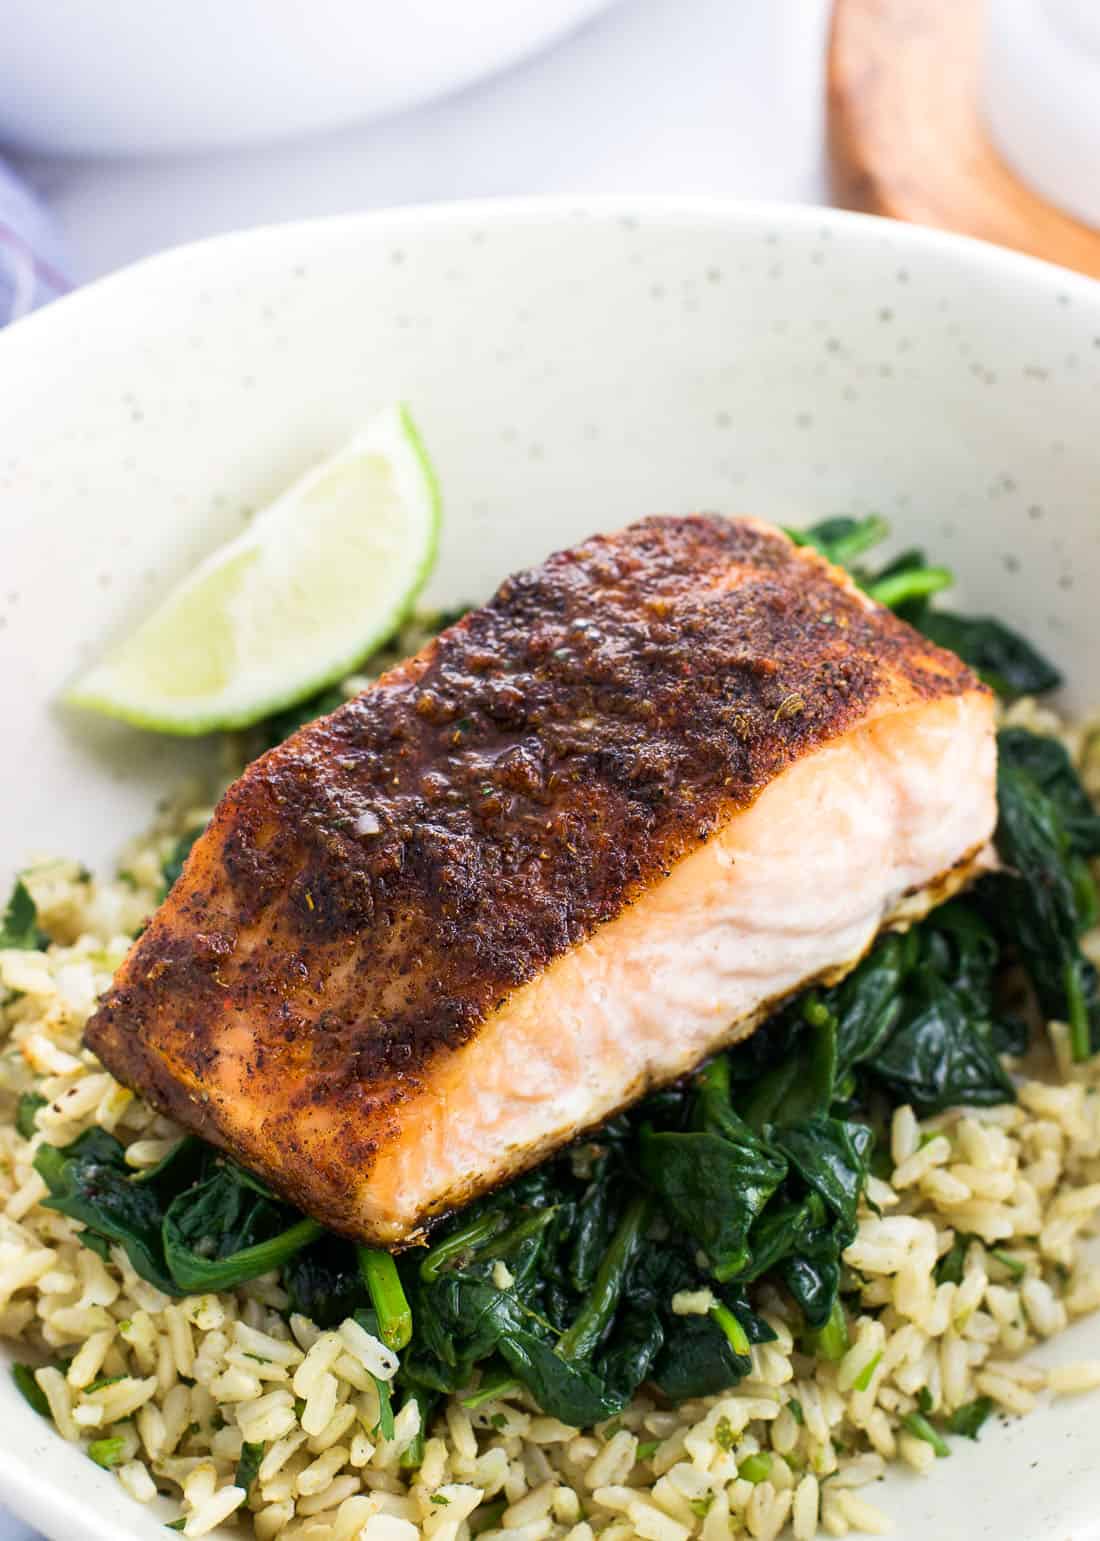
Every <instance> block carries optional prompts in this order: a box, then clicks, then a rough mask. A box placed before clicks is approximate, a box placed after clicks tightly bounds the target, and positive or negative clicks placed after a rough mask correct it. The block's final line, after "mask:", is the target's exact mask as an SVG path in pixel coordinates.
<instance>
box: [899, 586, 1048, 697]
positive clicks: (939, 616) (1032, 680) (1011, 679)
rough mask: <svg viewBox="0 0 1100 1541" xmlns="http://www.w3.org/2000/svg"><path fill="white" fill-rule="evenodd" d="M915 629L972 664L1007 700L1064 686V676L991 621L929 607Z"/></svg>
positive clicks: (1016, 635) (1017, 635)
mask: <svg viewBox="0 0 1100 1541" xmlns="http://www.w3.org/2000/svg"><path fill="white" fill-rule="evenodd" d="M912 623H913V625H914V626H916V628H917V630H918V631H921V632H923V633H924V635H925V636H926V637H928V638H929V640H930V641H932V642H935V643H937V644H938V645H939V646H940V647H945V648H947V649H948V651H949V652H952V653H954V654H955V655H956V656H957V657H958V658H961V659H962V661H963V663H965V664H969V665H970V667H971V668H972V669H973V670H974V672H975V674H977V675H979V676H980V677H981V678H982V679H983V680H984V681H985V682H986V684H987V685H989V686H990V687H991V688H992V689H993V690H995V691H996V692H997V694H998V695H999V696H1003V697H1004V698H1005V700H1008V701H1013V700H1015V699H1016V698H1017V697H1018V696H1038V695H1042V694H1043V693H1044V692H1045V691H1048V690H1057V688H1058V686H1059V685H1061V683H1062V676H1061V674H1060V673H1059V671H1058V670H1057V669H1056V668H1055V667H1054V665H1053V664H1052V663H1050V662H1049V660H1048V659H1046V658H1044V657H1043V655H1042V653H1040V652H1039V651H1038V649H1036V648H1034V647H1032V645H1031V643H1030V642H1028V641H1026V640H1025V638H1023V637H1022V636H1021V635H1020V633H1019V632H1017V631H1013V630H1012V628H1011V627H1010V626H1006V625H1005V624H1004V622H1003V621H998V620H994V619H993V617H992V616H988V615H982V616H965V615H955V614H953V613H952V612H951V611H950V610H937V609H933V608H932V607H931V606H926V607H925V608H923V609H921V611H920V612H919V614H917V615H915V616H913V617H912Z"/></svg>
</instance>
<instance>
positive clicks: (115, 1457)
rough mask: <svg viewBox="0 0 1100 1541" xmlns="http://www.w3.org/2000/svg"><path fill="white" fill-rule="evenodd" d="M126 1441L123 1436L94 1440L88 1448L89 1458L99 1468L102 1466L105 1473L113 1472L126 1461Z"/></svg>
mask: <svg viewBox="0 0 1100 1541" xmlns="http://www.w3.org/2000/svg"><path fill="white" fill-rule="evenodd" d="M125 1450H126V1441H125V1440H124V1439H123V1438H122V1436H121V1434H115V1435H109V1436H108V1437H107V1438H105V1439H93V1440H92V1442H91V1444H90V1445H89V1446H88V1457H89V1459H90V1460H93V1461H94V1462H95V1463H96V1465H97V1466H102V1467H103V1469H104V1471H112V1470H113V1469H114V1467H116V1466H118V1465H119V1464H120V1463H121V1462H122V1461H124V1460H125V1458H126V1457H125Z"/></svg>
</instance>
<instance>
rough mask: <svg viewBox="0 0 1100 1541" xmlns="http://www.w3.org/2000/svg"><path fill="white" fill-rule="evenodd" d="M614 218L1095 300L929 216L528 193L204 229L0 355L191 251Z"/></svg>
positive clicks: (6, 335)
mask: <svg viewBox="0 0 1100 1541" xmlns="http://www.w3.org/2000/svg"><path fill="white" fill-rule="evenodd" d="M614 219H620V220H621V219H636V220H637V221H638V222H639V223H641V224H644V225H646V226H648V227H660V226H673V227H675V226H677V225H682V226H695V227H698V226H703V225H712V226H715V227H723V226H725V227H727V228H730V229H734V230H743V231H751V230H759V229H760V228H765V229H766V228H767V227H768V226H774V227H775V228H776V230H777V232H783V233H786V232H791V233H793V234H797V235H802V236H807V235H810V234H818V235H820V234H821V233H822V232H823V231H826V230H827V231H828V232H829V235H830V236H833V235H837V236H838V237H839V238H840V239H841V240H845V241H855V242H857V243H858V244H870V243H874V242H878V241H882V240H884V239H885V240H888V241H889V242H891V243H892V244H893V243H896V244H897V245H898V246H904V247H908V248H909V249H911V250H912V251H914V252H915V253H918V254H927V255H928V256H930V257H933V258H936V259H946V260H947V261H948V262H950V263H952V264H953V265H954V266H955V267H956V268H957V269H958V270H960V271H962V272H970V273H972V274H974V275H977V274H981V275H983V276H986V277H988V275H989V274H991V273H996V274H1000V275H1003V276H1004V277H1005V278H1007V279H1008V280H1010V281H1018V282H1021V283H1024V284H1034V285H1036V286H1038V287H1041V288H1047V287H1050V286H1055V285H1057V286H1059V287H1060V288H1061V289H1062V290H1063V291H1065V292H1067V293H1072V294H1073V295H1074V296H1075V297H1079V298H1081V299H1083V300H1085V301H1086V303H1088V304H1091V305H1100V282H1098V281H1097V280H1096V279H1092V278H1089V277H1087V276H1086V275H1085V274H1083V273H1077V272H1074V271H1073V270H1072V269H1070V268H1064V267H1060V266H1059V265H1058V264H1056V263H1053V262H1047V261H1046V260H1044V259H1043V258H1040V257H1032V256H1030V255H1028V254H1026V253H1024V252H1019V251H1014V250H1011V249H1009V248H1008V247H1003V246H997V245H995V244H994V243H993V242H991V241H984V240H979V239H978V238H976V237H974V236H969V235H960V234H958V233H956V232H955V231H953V230H942V229H939V228H938V227H935V226H931V225H914V224H909V223H908V222H906V221H903V220H895V219H890V218H887V217H886V216H883V215H879V214H863V213H857V212H855V211H852V210H849V209H836V208H831V207H829V206H828V205H825V204H816V203H791V202H783V201H779V200H766V199H739V198H729V197H721V196H717V195H714V196H712V195H704V194H680V193H677V194H659V193H650V194H642V195H640V196H636V195H633V194H624V193H603V194H592V195H583V196H570V195H568V194H554V195H551V196H544V195H537V194H536V195H530V196H519V197H496V198H460V199H451V200H446V201H441V202H431V203H411V204H390V205H385V206H383V207H380V208H375V209H363V210H357V211H354V212H352V213H347V214H328V215H321V216H317V217H314V218H310V219H298V220H279V221H273V222H268V223H266V224H260V225H247V226H242V227H240V228H239V229H234V230H228V231H223V232H220V233H219V234H216V235H209V236H204V237H202V238H201V239H200V240H197V241H185V242H182V243H180V244H179V245H175V246H169V247H166V248H164V249H163V250H162V251H158V252H154V253H152V254H151V255H149V256H145V257H139V258H137V259H135V260H134V261H133V262H129V263H126V264H125V265H124V266H123V267H121V268H116V269H115V270H114V271H113V272H110V273H106V274H103V275H101V276H100V277H98V278H94V279H92V280H90V281H89V282H88V283H86V284H77V285H76V286H75V287H74V288H72V289H71V290H69V292H68V293H66V294H63V295H61V296H59V297H58V298H57V299H55V300H53V301H52V302H51V303H50V304H48V305H46V306H43V307H41V308H40V309H39V310H36V311H33V312H32V313H30V314H29V315H26V316H23V317H21V318H20V319H18V320H17V321H14V322H12V323H11V324H10V325H8V326H7V327H5V328H4V329H3V330H2V331H0V356H3V353H4V352H5V350H9V351H10V349H11V346H12V340H13V339H17V340H18V341H19V342H20V343H21V344H22V345H23V346H29V345H31V344H33V342H34V341H35V339H36V337H37V336H38V335H39V334H40V333H41V334H44V333H46V332H47V331H48V330H49V329H50V328H51V327H53V326H56V325H59V324H60V322H59V321H58V320H57V318H58V317H63V318H64V319H65V321H66V322H68V320H69V318H70V317H73V316H74V315H75V314H76V311H77V310H78V309H87V308H88V307H90V306H97V305H99V304H100V302H101V301H102V300H103V299H105V298H106V299H113V298H114V296H115V294H116V291H122V290H124V289H125V288H126V287H127V286H129V285H130V284H132V283H133V282H134V281H135V280H136V279H138V278H139V277H141V278H162V277H168V276H171V275H172V274H173V270H174V269H176V268H183V269H186V268H187V267H188V266H190V265H191V264H192V263H193V262H194V261H195V259H196V258H201V259H202V260H203V262H204V263H205V262H208V261H209V260H210V259H216V258H217V257H218V256H221V255H225V256H226V257H229V258H235V257H237V256H238V253H239V252H240V251H242V250H245V249H246V248H248V247H250V246H254V247H259V246H261V245H273V246H274V245H278V244H279V243H280V242H282V241H291V242H295V241H302V240H304V239H306V240H308V239H312V238H321V237H324V236H332V237H336V238H346V237H347V236H348V235H350V234H352V233H357V232H360V231H361V232H363V235H364V236H365V237H375V236H382V235H385V234H398V233H400V234H402V235H405V236H407V235H409V234H415V233H416V232H419V231H423V230H433V231H434V230H436V229H440V228H444V227H446V226H448V225H455V226H462V225H468V224H479V225H484V226H489V227H496V228H506V227H508V226H531V225H538V224H546V225H554V224H571V223H574V222H583V221H587V220H593V221H597V222H599V221H608V220H614Z"/></svg>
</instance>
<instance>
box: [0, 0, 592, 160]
mask: <svg viewBox="0 0 1100 1541" xmlns="http://www.w3.org/2000/svg"><path fill="white" fill-rule="evenodd" d="M609 3H610V0H462V3H461V5H457V4H455V3H454V0H403V3H402V4H400V5H394V4H393V3H392V0H309V4H308V5H303V4H302V0H233V3H232V4H230V5H226V4H224V3H223V0H156V3H154V4H152V5H150V4H149V0H50V3H49V4H46V5H37V6H26V7H24V8H23V10H22V11H21V13H20V16H19V21H18V23H17V24H16V25H13V26H9V27H8V28H7V29H6V31H5V37H4V47H3V49H0V137H4V138H7V139H10V140H11V142H12V143H13V144H19V145H24V146H26V147H28V148H31V149H39V150H52V151H61V152H65V153H72V152H74V151H76V152H84V151H87V150H95V151H98V152H103V153H107V154H112V153H121V154H148V153H151V152H156V151H160V152H164V151H172V150H191V149H207V148H217V147H219V146H223V145H228V144H242V143H257V142H261V141H264V140H270V139H276V138H280V137H286V136H289V135H293V134H302V133H309V132H311V131H315V130H318V129H329V128H333V127H336V126H337V125H340V124H345V123H357V122H361V121H362V120H364V119H367V118H370V117H374V116H376V115H377V114H379V113H382V112H393V111H394V110H395V109H397V108H400V107H406V106H408V105H409V104H410V103H412V102H417V101H424V100H426V99H427V98H429V97H431V96H435V95H437V94H438V93H439V92H440V91H445V90H452V89H454V88H455V87H456V86H460V85H464V84H465V83H466V82H467V81H470V80H474V79H476V78H477V77H478V76H480V75H484V74H485V73H487V72H488V71H489V70H491V69H496V68H499V67H500V66H502V65H505V64H511V63H514V61H515V60H516V59H519V58H522V57H523V55H525V54H527V53H530V52H532V51H533V50H534V49H536V48H537V47H539V46H541V45H542V44H544V43H545V42H546V41H547V40H548V39H549V38H551V37H554V36H556V35H557V34H559V33H561V32H563V31H566V30H567V29H568V28H570V27H573V26H576V25H577V24H578V23H580V22H581V21H583V20H585V19H586V18H587V17H588V16H591V15H593V14H594V13H595V12H596V11H598V10H601V9H602V8H603V6H604V5H606V4H609Z"/></svg>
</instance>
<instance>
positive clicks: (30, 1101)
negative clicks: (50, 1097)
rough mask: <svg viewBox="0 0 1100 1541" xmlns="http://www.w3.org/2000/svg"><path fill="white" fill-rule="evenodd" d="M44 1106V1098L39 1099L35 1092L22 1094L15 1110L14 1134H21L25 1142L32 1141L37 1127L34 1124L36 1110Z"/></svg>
mask: <svg viewBox="0 0 1100 1541" xmlns="http://www.w3.org/2000/svg"><path fill="white" fill-rule="evenodd" d="M45 1106H46V1099H45V1097H40V1096H39V1095H38V1093H37V1092H24V1093H23V1095H22V1096H21V1097H20V1099H19V1102H18V1105H17V1106H16V1110H15V1132H16V1133H17V1134H21V1135H22V1136H23V1138H24V1139H25V1140H33V1139H34V1136H35V1134H36V1133H37V1132H38V1125H37V1124H36V1123H35V1119H36V1118H37V1116H38V1110H39V1108H44V1107H45Z"/></svg>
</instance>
